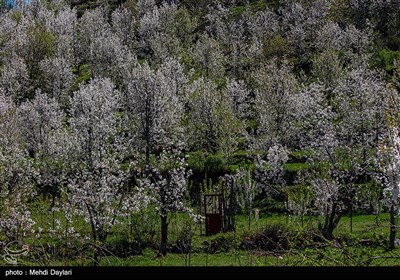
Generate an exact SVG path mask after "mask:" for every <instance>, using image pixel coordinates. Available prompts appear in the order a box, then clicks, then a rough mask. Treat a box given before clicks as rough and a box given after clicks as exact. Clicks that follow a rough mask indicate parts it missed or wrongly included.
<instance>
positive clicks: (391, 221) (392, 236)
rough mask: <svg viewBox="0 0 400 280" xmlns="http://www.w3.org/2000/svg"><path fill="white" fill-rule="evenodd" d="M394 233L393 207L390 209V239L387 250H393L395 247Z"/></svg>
mask: <svg viewBox="0 0 400 280" xmlns="http://www.w3.org/2000/svg"><path fill="white" fill-rule="evenodd" d="M396 232H397V225H396V213H395V209H394V206H393V205H392V206H391V207H390V237H389V249H394V247H395V240H396Z"/></svg>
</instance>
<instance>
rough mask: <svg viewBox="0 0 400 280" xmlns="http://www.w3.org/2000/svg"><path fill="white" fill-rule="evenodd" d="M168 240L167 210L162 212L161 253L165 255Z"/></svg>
mask: <svg viewBox="0 0 400 280" xmlns="http://www.w3.org/2000/svg"><path fill="white" fill-rule="evenodd" d="M167 241H168V221H167V213H166V212H165V211H163V212H162V214H161V243H160V251H159V254H160V255H163V256H165V255H166V254H167Z"/></svg>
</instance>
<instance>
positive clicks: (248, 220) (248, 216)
mask: <svg viewBox="0 0 400 280" xmlns="http://www.w3.org/2000/svg"><path fill="white" fill-rule="evenodd" d="M247 222H248V225H249V231H250V224H251V210H249V212H248V214H247Z"/></svg>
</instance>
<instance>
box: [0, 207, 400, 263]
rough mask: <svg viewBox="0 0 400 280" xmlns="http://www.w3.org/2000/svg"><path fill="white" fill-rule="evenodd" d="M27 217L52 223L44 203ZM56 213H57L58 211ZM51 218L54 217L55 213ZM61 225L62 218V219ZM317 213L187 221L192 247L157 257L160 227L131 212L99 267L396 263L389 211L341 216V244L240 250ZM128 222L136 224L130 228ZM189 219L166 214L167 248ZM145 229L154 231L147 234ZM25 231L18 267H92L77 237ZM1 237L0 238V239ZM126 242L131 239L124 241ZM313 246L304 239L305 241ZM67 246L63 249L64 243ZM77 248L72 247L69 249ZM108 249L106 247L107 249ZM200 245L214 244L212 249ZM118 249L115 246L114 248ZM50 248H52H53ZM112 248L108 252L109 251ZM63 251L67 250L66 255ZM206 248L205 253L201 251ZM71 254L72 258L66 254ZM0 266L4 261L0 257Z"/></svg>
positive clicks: (79, 223)
mask: <svg viewBox="0 0 400 280" xmlns="http://www.w3.org/2000/svg"><path fill="white" fill-rule="evenodd" d="M31 206H32V207H31V209H32V216H33V219H34V220H35V221H36V223H37V224H36V225H35V231H36V233H37V229H38V227H41V228H43V229H44V231H48V230H49V229H50V228H51V225H52V214H51V212H50V211H49V207H50V205H49V204H48V203H46V202H45V201H36V202H35V203H33V204H32V205H31ZM58 215H60V214H58ZM56 217H57V215H56ZM59 218H61V221H62V226H63V227H64V226H65V224H64V223H65V219H64V220H63V219H62V217H59ZM320 219H321V218H320V217H316V216H306V217H305V218H304V225H302V223H301V220H300V218H299V217H294V216H288V215H285V214H272V213H268V212H261V213H260V216H259V219H258V221H256V220H255V218H254V215H252V216H251V219H250V228H249V225H248V217H247V216H244V215H238V216H236V220H235V222H236V231H235V232H231V233H220V234H218V235H214V236H204V225H202V226H201V227H200V226H199V225H194V224H193V223H192V232H193V238H192V251H191V254H190V261H189V255H186V254H180V253H177V252H178V251H176V250H177V249H176V248H175V249H174V251H171V252H170V253H168V254H167V256H165V257H163V258H157V257H156V256H157V247H158V244H159V240H160V225H159V217H158V216H157V213H156V212H154V211H152V210H147V211H143V212H142V213H139V214H136V215H133V216H132V218H131V219H128V218H124V219H122V220H121V221H120V223H118V224H116V225H115V226H114V228H113V230H112V232H111V233H110V235H109V236H108V238H107V241H106V245H107V247H106V250H105V252H106V253H105V254H106V255H104V256H103V257H102V259H101V265H104V266H112V265H115V266H186V265H191V266H275V265H287V266H296V265H313V266H314V265H315V266H321V265H329V266H335V265H400V258H398V256H397V255H400V249H396V250H394V251H392V252H390V251H386V247H385V246H384V244H385V242H387V240H388V236H389V215H388V214H387V213H382V214H380V215H379V217H378V219H377V218H376V217H375V216H374V215H356V216H354V217H353V218H352V223H353V228H352V231H351V229H350V217H348V216H345V217H342V219H341V221H340V223H339V225H338V227H337V229H336V230H335V232H334V235H335V237H336V238H337V240H338V241H339V243H340V244H341V245H340V246H342V247H341V248H338V247H336V245H335V243H329V242H328V243H326V244H325V245H324V246H322V247H320V248H316V247H313V246H311V247H310V248H309V247H305V248H303V249H296V248H297V247H291V248H290V249H288V250H286V251H285V252H274V251H261V250H244V248H242V247H240V244H241V242H242V240H243V238H247V237H250V236H253V235H254V234H255V233H256V232H261V231H263V229H265V228H266V227H271V226H278V225H279V227H281V228H282V229H284V230H285V229H287V230H288V232H291V233H293V232H302V231H304V230H308V229H315V230H316V229H317V227H318V222H319V221H320ZM129 222H132V223H133V224H134V225H136V227H134V228H133V232H130V228H129ZM188 222H190V219H189V217H188V216H187V215H186V214H183V213H176V214H172V215H170V216H169V236H168V241H169V247H170V248H172V249H173V248H174V246H175V244H176V242H177V239H179V236H180V234H181V232H182V229H183V227H184V225H185V224H187V223H188ZM74 227H75V229H76V230H78V231H79V232H83V233H85V232H86V233H87V234H89V233H90V227H89V226H88V224H87V223H86V222H85V221H84V220H83V219H81V218H77V219H75V221H74ZM149 231H154V234H153V235H151V234H150V233H148V232H149ZM36 233H35V235H30V236H27V237H25V238H24V239H23V242H24V243H27V244H29V245H30V246H31V248H32V249H31V251H30V255H29V256H22V257H21V258H20V264H21V265H60V266H63V265H72V266H73V265H92V264H93V260H92V254H93V250H92V249H91V247H90V245H89V244H90V243H89V242H90V241H84V240H83V238H82V240H81V239H79V238H78V239H77V240H70V241H72V242H73V244H69V245H67V244H66V243H65V240H63V239H58V238H57V237H51V236H49V235H48V234H42V236H39V237H38V236H36ZM138 237H140V238H141V240H142V241H141V242H147V243H146V244H144V245H143V246H144V247H142V248H141V249H140V248H139V249H138V251H135V253H134V254H133V253H132V254H127V255H121V254H119V253H118V252H115V251H113V250H114V249H115V248H119V249H121V248H124V246H129V244H132V243H130V242H132V240H134V239H137V238H138ZM1 240H3V241H5V238H4V237H1V236H0V241H1ZM129 240H131V241H129ZM363 240H372V241H373V242H374V244H375V245H373V246H361V245H360V241H363ZM305 242H308V243H310V244H313V243H312V241H310V240H308V241H307V240H305ZM68 246H69V247H68ZM74 246H77V248H74ZM110 248H111V249H110ZM206 248H214V249H213V250H212V251H209V249H206ZM119 249H118V250H119ZM53 250H54V251H53ZM110 250H111V251H112V252H111V251H110ZM66 252H67V253H66ZM207 252H208V253H207ZM69 256H72V257H69ZM0 265H6V263H5V262H4V260H3V259H2V258H0Z"/></svg>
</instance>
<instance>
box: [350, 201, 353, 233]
mask: <svg viewBox="0 0 400 280" xmlns="http://www.w3.org/2000/svg"><path fill="white" fill-rule="evenodd" d="M350 232H351V233H353V203H351V204H350Z"/></svg>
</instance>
